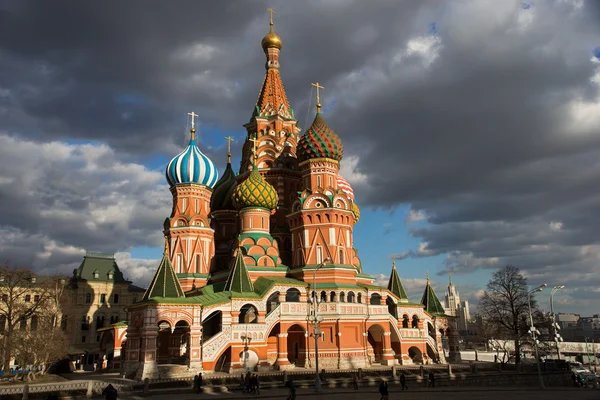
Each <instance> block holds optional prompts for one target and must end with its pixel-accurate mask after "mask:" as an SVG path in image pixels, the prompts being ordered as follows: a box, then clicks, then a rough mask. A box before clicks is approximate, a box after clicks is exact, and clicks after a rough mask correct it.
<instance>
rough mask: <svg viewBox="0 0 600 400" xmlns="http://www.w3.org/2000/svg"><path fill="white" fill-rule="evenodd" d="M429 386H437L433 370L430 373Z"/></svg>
mask: <svg viewBox="0 0 600 400" xmlns="http://www.w3.org/2000/svg"><path fill="white" fill-rule="evenodd" d="M428 386H429V387H435V375H434V374H433V371H431V372H430V373H429V385H428Z"/></svg>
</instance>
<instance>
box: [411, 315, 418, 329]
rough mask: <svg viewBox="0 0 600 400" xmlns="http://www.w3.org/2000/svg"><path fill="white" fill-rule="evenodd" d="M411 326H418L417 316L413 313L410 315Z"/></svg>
mask: <svg viewBox="0 0 600 400" xmlns="http://www.w3.org/2000/svg"><path fill="white" fill-rule="evenodd" d="M412 327H413V328H418V327H419V317H417V316H416V315H413V317H412Z"/></svg>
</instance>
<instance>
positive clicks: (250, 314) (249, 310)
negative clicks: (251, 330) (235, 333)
mask: <svg viewBox="0 0 600 400" xmlns="http://www.w3.org/2000/svg"><path fill="white" fill-rule="evenodd" d="M238 322H239V323H240V324H256V323H258V310H257V309H256V307H254V306H253V305H252V304H246V305H244V306H242V308H241V309H240V317H239V320H238Z"/></svg>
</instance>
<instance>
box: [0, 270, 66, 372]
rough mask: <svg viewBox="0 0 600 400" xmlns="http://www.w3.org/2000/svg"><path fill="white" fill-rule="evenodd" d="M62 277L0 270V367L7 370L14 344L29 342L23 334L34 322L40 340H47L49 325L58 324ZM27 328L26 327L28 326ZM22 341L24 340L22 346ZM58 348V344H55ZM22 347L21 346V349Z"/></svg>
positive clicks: (14, 350)
mask: <svg viewBox="0 0 600 400" xmlns="http://www.w3.org/2000/svg"><path fill="white" fill-rule="evenodd" d="M64 282H65V279H64V278H63V277H37V276H36V275H35V274H34V273H33V272H32V271H31V270H29V269H25V268H12V267H0V295H1V298H0V330H1V331H2V332H1V333H2V350H3V351H2V357H3V359H2V360H1V361H2V367H3V369H4V370H5V371H6V370H8V369H9V368H10V361H11V358H12V357H13V356H15V355H16V350H17V347H18V346H17V345H18V344H19V343H17V341H18V340H19V341H20V342H21V343H20V344H23V345H25V344H26V343H33V339H32V338H31V337H27V338H25V337H24V335H25V334H26V332H27V331H28V330H29V333H30V334H31V333H32V332H31V324H32V323H35V324H37V326H38V327H39V328H44V327H45V329H36V330H37V332H38V336H40V337H41V340H44V337H46V338H47V339H50V337H49V336H48V335H49V331H47V330H46V329H48V327H49V326H51V327H54V328H56V327H57V324H58V323H59V315H60V312H61V311H60V299H61V297H62V294H63V291H64ZM28 325H29V326H28ZM23 340H27V342H26V343H23ZM57 345H58V344H57ZM21 347H22V346H21Z"/></svg>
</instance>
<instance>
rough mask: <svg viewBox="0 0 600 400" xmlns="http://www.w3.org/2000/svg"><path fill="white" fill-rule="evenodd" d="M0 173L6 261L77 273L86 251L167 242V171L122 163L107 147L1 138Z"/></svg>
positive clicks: (1, 249) (0, 250) (0, 243)
mask: <svg viewBox="0 0 600 400" xmlns="http://www.w3.org/2000/svg"><path fill="white" fill-rule="evenodd" d="M0 171H1V172H0V198H2V199H3V207H2V209H1V210H0V231H1V232H2V233H3V234H2V235H0V254H3V256H4V257H6V259H7V261H10V260H18V262H19V263H20V264H24V265H27V266H30V267H32V268H34V269H36V270H40V271H42V270H43V271H50V272H51V271H53V270H55V269H58V270H60V271H61V272H63V273H70V269H72V268H73V267H76V266H77V265H78V264H79V263H80V262H81V260H82V256H83V254H84V253H85V251H86V250H90V251H103V252H108V253H115V252H125V251H128V249H130V248H132V247H136V246H148V247H158V246H161V243H162V235H161V227H162V222H163V220H164V218H165V217H166V216H168V215H169V213H170V209H171V206H170V203H171V195H170V193H169V190H168V187H167V185H166V183H165V181H164V176H163V174H162V173H159V172H153V171H148V170H147V169H146V168H144V166H142V165H139V164H134V163H129V162H124V161H121V160H120V159H119V157H118V156H117V155H116V153H115V152H114V151H113V150H112V149H111V148H110V147H108V146H106V145H90V144H66V143H61V142H49V143H44V144H40V143H36V142H33V141H27V140H20V139H17V138H14V137H10V136H7V135H0ZM11 182H19V184H18V185H15V184H10V183H11ZM121 257H123V256H121ZM135 262H136V263H138V264H139V263H140V262H141V261H140V262H137V261H135ZM126 263H127V264H128V265H134V260H129V259H128V260H127V261H126ZM141 263H142V264H143V262H141ZM134 271H135V272H134V273H132V276H133V275H136V276H138V275H139V276H142V275H143V274H142V273H141V272H139V267H138V268H134Z"/></svg>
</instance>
